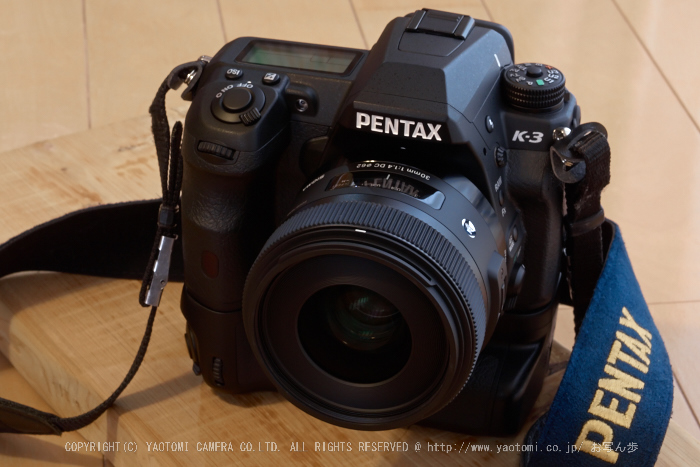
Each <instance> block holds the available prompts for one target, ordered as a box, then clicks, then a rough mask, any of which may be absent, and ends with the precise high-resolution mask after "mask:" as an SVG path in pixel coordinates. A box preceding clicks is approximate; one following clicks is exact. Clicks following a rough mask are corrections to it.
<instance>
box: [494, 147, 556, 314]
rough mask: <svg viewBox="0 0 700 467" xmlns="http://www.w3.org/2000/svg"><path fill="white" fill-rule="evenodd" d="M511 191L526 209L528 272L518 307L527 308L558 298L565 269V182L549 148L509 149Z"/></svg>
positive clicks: (525, 255) (523, 214)
mask: <svg viewBox="0 0 700 467" xmlns="http://www.w3.org/2000/svg"><path fill="white" fill-rule="evenodd" d="M508 153H509V155H508V172H507V184H506V186H507V187H508V193H509V195H510V198H511V199H512V200H513V202H514V203H515V205H516V206H517V207H518V209H519V210H520V212H521V213H522V218H523V223H524V226H525V233H526V235H527V238H526V241H525V250H524V259H523V264H524V265H525V269H526V271H527V273H526V274H525V277H524V283H523V286H522V290H521V292H520V294H519V295H518V301H517V302H516V310H518V311H520V312H526V311H529V310H535V309H539V308H542V307H544V306H547V305H548V304H549V303H551V302H552V300H554V299H555V296H556V291H557V285H558V281H559V277H560V273H561V258H562V253H561V252H562V248H563V244H562V205H563V204H562V203H563V197H564V191H563V188H562V184H561V182H560V181H559V180H558V179H557V178H556V177H555V176H554V174H553V173H552V168H551V163H550V158H549V153H548V152H543V151H524V150H517V149H510V150H509V151H508Z"/></svg>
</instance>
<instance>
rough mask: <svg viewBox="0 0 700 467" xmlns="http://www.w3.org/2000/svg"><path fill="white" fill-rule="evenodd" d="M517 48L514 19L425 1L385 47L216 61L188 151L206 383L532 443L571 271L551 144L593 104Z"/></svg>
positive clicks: (189, 261)
mask: <svg viewBox="0 0 700 467" xmlns="http://www.w3.org/2000/svg"><path fill="white" fill-rule="evenodd" d="M513 57H514V55H513V39H512V37H511V35H510V33H509V32H508V30H507V29H506V28H505V27H503V26H501V25H498V24H495V23H491V22H487V21H481V20H477V19H474V18H471V17H469V16H466V15H459V14H452V13H446V12H441V11H434V10H419V11H416V12H415V13H413V14H410V15H407V16H406V17H402V18H396V19H395V20H393V21H392V22H391V23H390V24H389V25H388V26H387V27H386V29H385V30H384V32H383V33H382V35H381V37H380V38H379V40H378V41H377V43H376V44H375V45H374V47H372V49H371V50H369V51H366V50H356V49H348V48H339V47H328V46H322V45H312V44H301V43H295V42H287V41H279V40H269V39H262V38H252V37H244V38H239V39H236V40H234V41H232V42H230V43H228V44H227V45H225V46H224V47H223V48H222V49H221V50H220V51H219V52H218V53H217V54H216V55H215V56H214V57H213V58H211V59H210V60H209V61H208V63H207V64H206V65H205V66H204V69H203V71H202V73H201V75H200V76H199V79H198V81H197V82H196V86H194V87H193V88H192V89H193V91H192V92H191V93H190V97H191V98H192V104H191V107H190V109H189V111H188V113H187V117H186V121H185V127H184V134H183V140H182V153H183V158H184V169H183V170H184V173H183V185H182V205H181V224H182V248H183V255H184V267H185V284H184V288H183V291H182V302H181V307H182V312H183V314H184V315H185V318H186V319H187V330H186V334H185V338H186V341H187V347H188V349H189V353H190V356H191V358H192V360H193V361H194V365H193V369H194V371H195V373H197V374H201V375H202V376H203V378H204V381H206V383H207V384H209V385H210V386H212V387H214V388H217V389H220V390H223V391H226V392H229V393H234V394H241V393H246V392H251V391H263V390H277V391H279V392H280V393H281V394H283V395H284V397H286V398H287V399H288V400H289V401H291V402H292V403H293V404H295V405H296V406H297V407H299V408H300V409H302V410H304V411H305V412H307V413H309V414H311V415H313V416H314V417H317V418H319V419H321V420H324V421H326V422H329V423H333V424H336V425H340V426H343V427H348V428H353V429H360V430H384V429H392V428H397V427H402V426H407V425H410V424H414V423H420V424H424V425H428V426H432V427H437V428H440V429H445V430H452V431H460V432H468V433H472V434H489V435H505V434H510V433H513V432H516V431H517V430H518V429H519V428H520V427H521V425H522V423H523V422H524V420H525V418H526V416H527V414H528V412H529V411H530V409H531V407H532V405H533V403H534V401H535V399H536V397H537V395H538V393H539V391H540V389H541V387H542V383H543V379H544V376H545V373H546V370H547V366H548V361H549V354H550V349H551V343H552V330H553V322H554V321H553V319H554V316H555V313H556V308H557V303H558V293H557V291H558V289H559V286H560V278H561V277H562V270H563V265H564V258H565V256H564V255H563V248H564V229H563V213H562V205H563V185H562V182H561V181H559V180H558V179H557V177H556V176H555V174H554V172H553V168H552V164H551V162H550V146H552V144H553V143H554V141H555V140H556V134H557V132H561V131H564V129H568V128H574V127H576V126H578V125H579V122H580V109H579V107H578V106H577V105H576V99H575V98H574V96H573V95H572V94H570V93H569V92H568V90H567V89H566V88H565V79H564V76H563V74H562V73H560V72H559V70H557V69H556V68H554V67H552V66H549V65H544V64H540V63H523V64H514V60H513ZM205 61H206V59H205Z"/></svg>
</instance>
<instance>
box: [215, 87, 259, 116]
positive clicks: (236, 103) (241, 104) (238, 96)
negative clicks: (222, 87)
mask: <svg viewBox="0 0 700 467" xmlns="http://www.w3.org/2000/svg"><path fill="white" fill-rule="evenodd" d="M251 102H253V94H252V93H251V92H250V91H249V90H248V89H247V88H233V89H231V90H230V91H228V92H227V93H225V94H224V97H223V98H222V100H221V103H222V104H223V106H224V109H226V110H228V111H229V112H240V111H241V110H244V109H245V108H246V107H248V106H249V105H250V103H251Z"/></svg>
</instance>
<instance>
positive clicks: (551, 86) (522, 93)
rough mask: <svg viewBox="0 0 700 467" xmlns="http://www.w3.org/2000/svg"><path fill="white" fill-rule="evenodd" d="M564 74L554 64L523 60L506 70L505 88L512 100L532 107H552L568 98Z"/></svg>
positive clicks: (521, 106)
mask: <svg viewBox="0 0 700 467" xmlns="http://www.w3.org/2000/svg"><path fill="white" fill-rule="evenodd" d="M565 82H566V80H565V79H564V75H563V74H562V73H561V72H560V71H559V70H557V69H556V68H554V67H553V66H550V65H543V64H542V63H519V64H517V65H511V66H509V67H508V68H506V69H505V70H504V79H503V91H504V95H505V98H506V100H507V101H508V103H509V104H511V105H513V106H515V107H518V108H521V109H528V110H547V109H552V108H555V107H557V106H559V104H560V103H561V102H562V101H563V100H564V93H565V92H566V90H565V88H564V84H565Z"/></svg>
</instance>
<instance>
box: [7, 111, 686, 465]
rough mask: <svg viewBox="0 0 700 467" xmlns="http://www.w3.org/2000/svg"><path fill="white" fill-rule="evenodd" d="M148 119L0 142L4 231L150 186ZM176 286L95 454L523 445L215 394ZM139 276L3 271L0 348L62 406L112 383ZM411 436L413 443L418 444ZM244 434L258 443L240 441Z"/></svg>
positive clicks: (254, 456)
mask: <svg viewBox="0 0 700 467" xmlns="http://www.w3.org/2000/svg"><path fill="white" fill-rule="evenodd" d="M148 131H149V130H148V119H147V118H140V119H134V120H130V121H127V122H123V123H120V124H114V125H108V126H105V127H102V128H97V129H93V130H90V131H87V132H84V133H81V134H77V135H74V136H69V137H63V138H59V139H57V140H53V141H51V142H50V143H42V144H37V145H34V146H30V147H27V148H24V149H20V150H16V151H12V152H9V153H5V154H2V155H0V174H1V175H0V177H1V178H2V183H0V198H2V199H3V200H5V202H3V203H2V204H0V218H2V219H4V220H5V222H4V223H3V224H2V229H1V231H0V241H4V240H5V239H7V238H8V237H9V236H11V235H13V234H15V233H18V232H20V231H22V230H24V229H26V228H28V227H29V226H32V225H35V224H38V223H41V222H43V221H46V220H48V219H50V218H52V217H55V216H57V215H60V214H62V213H64V212H68V211H71V210H74V209H77V208H80V207H85V206H89V205H95V204H97V203H103V202H113V201H118V200H129V199H141V198H148V197H152V196H155V195H157V191H158V183H157V170H156V164H155V159H154V158H153V147H152V144H151V143H150V141H149V133H148ZM29 207H31V209H28V208H29ZM181 287H182V286H181V284H170V285H169V286H168V288H167V289H166V292H165V294H164V299H163V303H162V306H161V307H160V308H159V311H158V317H157V320H156V325H155V330H154V333H153V337H152V342H151V348H150V350H149V353H148V354H147V356H146V358H145V360H144V364H143V367H142V369H141V370H140V372H139V374H138V375H137V376H136V378H135V380H134V381H133V382H132V384H131V386H130V387H129V388H128V389H127V390H126V392H125V393H124V394H123V395H122V397H121V398H120V399H119V401H118V403H117V405H116V407H115V408H114V409H112V410H110V411H109V412H108V413H107V414H106V415H105V416H103V417H101V418H100V419H99V420H98V421H97V422H96V423H94V424H92V425H90V426H88V427H86V428H85V429H83V430H81V434H82V435H83V436H84V437H85V438H86V439H87V440H88V441H94V442H118V443H120V444H119V446H122V449H121V450H119V451H116V452H105V453H104V456H105V459H106V460H108V461H109V462H113V463H114V464H115V465H139V464H141V465H147V464H148V465H150V464H151V463H155V464H162V465H198V464H204V463H212V462H213V463H228V464H237V465H238V464H240V465H242V464H245V465H268V464H269V463H270V462H275V463H281V464H285V465H286V464H299V465H302V464H303V465H307V464H317V465H346V464H359V465H367V464H372V465H374V464H377V463H379V464H385V463H386V464H396V463H409V464H414V465H458V464H459V465H483V464H484V463H486V462H489V463H490V465H501V466H514V465H517V463H518V453H515V452H508V453H500V454H499V453H498V452H497V450H498V447H499V446H503V445H514V444H515V443H519V442H521V441H522V438H523V434H524V433H520V434H519V435H518V436H516V437H514V438H510V439H503V438H475V437H470V436H465V435H461V434H456V433H449V432H442V431H439V430H433V429H427V428H422V427H418V426H412V427H409V428H405V429H398V430H392V431H386V432H379V433H369V432H358V431H352V430H346V429H342V428H338V427H335V426H332V425H328V424H326V423H323V422H321V421H319V420H316V419H314V418H312V417H310V416H308V415H306V414H305V413H303V412H301V411H299V410H298V409H296V408H295V407H293V406H292V405H291V404H289V403H288V402H286V401H284V400H283V398H282V397H281V396H279V395H278V394H276V393H269V392H268V393H256V394H251V395H245V396H237V397H233V396H228V395H223V394H220V393H216V392H215V391H213V390H212V389H210V388H209V387H207V386H206V385H204V384H203V383H201V381H200V378H198V377H196V376H194V375H193V374H192V372H191V370H190V366H191V362H190V360H189V357H188V355H187V351H186V349H185V345H184V342H183V338H182V335H183V330H184V325H185V323H184V318H183V317H182V315H181V313H180V311H179V294H180V288H181ZM138 289H139V284H138V283H136V282H134V281H116V280H108V279H100V278H92V277H84V276H72V275H66V274H57V273H23V274H17V275H14V276H10V277H7V278H4V279H3V280H2V281H0V350H1V351H2V352H3V353H4V354H5V355H7V356H8V358H9V359H10V361H11V362H12V363H13V365H14V366H15V367H16V368H17V369H18V370H19V371H20V373H21V374H22V375H23V376H24V377H25V378H26V379H27V381H29V382H30V383H31V384H32V386H33V387H34V388H36V390H37V392H38V393H39V394H40V395H41V396H42V397H43V398H44V399H45V400H46V401H48V402H49V404H50V405H51V406H52V407H53V408H54V409H55V410H56V411H57V412H58V413H59V414H60V415H63V416H68V415H74V414H77V413H79V412H82V411H85V410H87V409H88V408H91V407H93V406H94V405H96V404H97V403H99V402H100V401H101V400H103V399H104V398H106V397H107V396H108V395H109V394H110V393H111V391H112V390H113V389H114V388H115V387H116V385H118V383H119V381H120V380H121V379H122V377H123V375H124V373H125V372H126V370H127V368H128V366H129V364H130V362H131V360H132V358H133V355H134V353H135V350H136V348H137V346H138V342H139V340H140V336H141V334H142V332H143V327H144V325H145V321H146V316H147V313H146V311H145V310H144V309H142V308H140V307H139V306H138V304H137V294H138ZM567 355H568V352H567V351H566V350H564V349H563V348H561V347H560V346H557V348H556V351H555V352H554V354H553V357H552V374H551V375H549V376H548V377H547V380H546V383H545V388H544V389H543V391H542V393H541V395H540V397H539V399H538V402H537V404H536V407H535V409H534V411H533V413H532V414H531V416H530V422H531V421H532V420H534V419H535V418H536V417H538V416H539V415H540V414H541V413H543V411H544V410H545V409H546V407H547V406H548V405H549V403H550V402H551V399H552V397H553V395H554V393H555V391H556V387H557V385H558V383H559V381H560V378H561V376H562V373H563V371H562V370H563V365H561V364H560V363H561V362H564V361H565V360H566V358H567ZM676 433H680V434H676ZM669 436H670V438H669V441H667V443H673V448H672V449H669V450H664V451H663V455H664V456H665V457H668V458H669V459H673V461H672V463H670V464H668V465H691V464H687V463H686V464H678V463H677V462H678V459H679V457H678V456H681V457H683V456H685V458H693V456H698V455H700V449H698V446H697V443H694V442H693V441H692V437H691V436H690V435H687V434H685V432H684V431H683V430H682V429H681V428H678V427H677V426H676V425H675V424H674V425H672V429H671V431H670V435H669ZM216 441H223V442H225V443H226V444H225V446H226V447H228V443H231V448H232V449H233V452H201V451H198V450H197V448H198V447H200V448H201V447H202V446H209V445H208V444H200V445H198V444H197V443H209V442H216ZM385 441H387V442H406V443H407V446H408V448H409V450H408V452H361V451H359V449H358V446H359V442H370V443H371V442H385ZM170 442H176V443H179V442H182V443H188V444H187V448H188V452H153V451H151V452H149V450H148V447H149V444H148V443H151V445H150V446H151V447H152V446H153V444H152V443H170ZM268 442H269V443H276V445H277V448H278V449H279V451H278V452H269V451H264V449H265V448H266V443H268ZM296 442H298V443H304V444H303V446H304V447H305V448H306V452H292V451H290V447H291V446H292V443H296ZM316 442H318V443H323V442H326V443H329V442H331V443H341V442H343V443H351V444H352V446H353V447H354V449H353V451H351V452H347V451H343V452H337V451H331V452H329V451H328V450H326V451H323V450H321V451H315V450H314V447H315V443H316ZM241 443H251V444H250V445H248V444H243V445H242V444H241ZM258 443H260V444H258ZM416 443H419V445H420V447H421V450H420V451H419V452H416ZM434 443H439V444H440V446H442V445H443V444H444V446H448V445H449V446H452V447H453V450H454V451H458V450H459V449H460V448H461V449H462V451H464V449H465V448H464V447H465V446H468V447H469V449H472V448H471V446H476V445H479V446H481V445H483V446H484V447H483V448H482V449H487V450H489V451H490V452H481V453H479V452H472V451H470V452H469V453H468V454H465V453H464V452H461V453H459V452H454V451H453V452H451V453H446V452H441V451H438V452H435V451H430V450H429V449H428V445H429V444H430V445H432V446H434V445H435V444H434ZM337 445H338V444H335V445H334V446H337ZM126 446H128V447H130V448H131V449H133V448H134V447H136V451H135V452H128V451H125V450H124V447H126ZM156 446H160V447H166V444H163V445H161V444H156ZM167 446H168V447H170V446H171V445H167ZM183 446H184V445H183ZM241 446H244V447H246V446H250V447H251V448H252V449H253V450H254V451H252V452H247V451H245V452H242V451H241ZM267 446H272V445H267ZM299 446H302V444H299ZM319 446H320V447H322V446H323V444H320V445H319ZM326 446H327V445H326ZM370 446H371V445H370ZM219 447H221V445H219ZM260 448H262V449H263V451H262V452H260ZM442 449H446V448H444V447H443V448H442ZM667 451H668V452H667ZM674 456H675V457H674ZM669 462H671V461H669Z"/></svg>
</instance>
